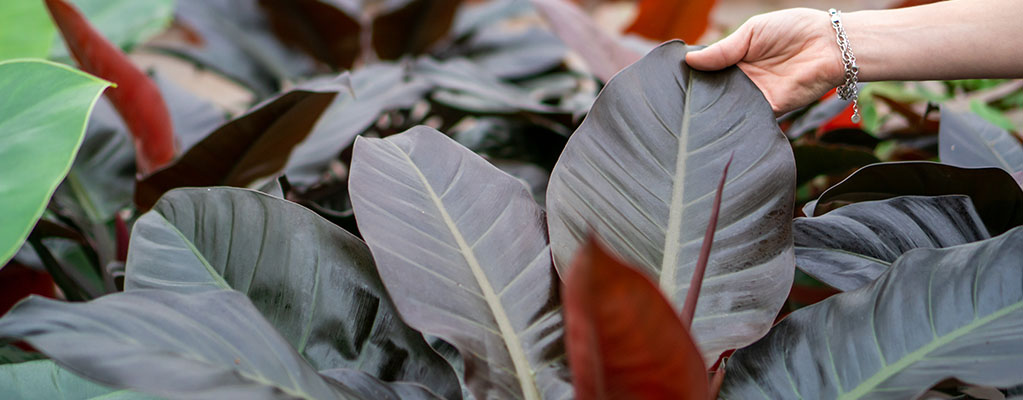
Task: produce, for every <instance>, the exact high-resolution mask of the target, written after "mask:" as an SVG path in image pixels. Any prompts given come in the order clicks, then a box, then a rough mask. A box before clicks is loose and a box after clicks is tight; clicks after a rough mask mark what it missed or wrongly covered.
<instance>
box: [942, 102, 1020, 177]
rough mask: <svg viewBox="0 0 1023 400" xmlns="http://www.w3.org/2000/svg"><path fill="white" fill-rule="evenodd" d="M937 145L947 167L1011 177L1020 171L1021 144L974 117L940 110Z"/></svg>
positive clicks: (998, 129)
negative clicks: (999, 172) (1002, 172)
mask: <svg viewBox="0 0 1023 400" xmlns="http://www.w3.org/2000/svg"><path fill="white" fill-rule="evenodd" d="M938 144H939V147H938V155H939V157H941V162H943V163H946V164H952V165H955V166H959V167H966V168H971V167H972V168H980V167H997V168H1001V169H1004V170H1005V171H1006V172H1008V173H1010V174H1011V173H1016V172H1021V171H1023V144H1020V142H1019V141H1017V140H1016V139H1015V138H1013V137H1012V134H1010V133H1009V132H1006V131H1005V130H1004V129H1002V128H1000V127H998V126H995V125H993V124H991V123H990V122H987V121H985V120H984V119H983V118H981V117H980V116H978V115H976V114H972V113H957V112H954V111H952V110H949V109H948V108H943V109H942V110H941V127H940V128H939V130H938Z"/></svg>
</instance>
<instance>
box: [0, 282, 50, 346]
mask: <svg viewBox="0 0 1023 400" xmlns="http://www.w3.org/2000/svg"><path fill="white" fill-rule="evenodd" d="M53 280H54V279H53V278H52V277H51V276H50V274H48V273H46V271H39V270H36V269H33V268H29V267H26V266H24V265H21V264H19V263H17V262H12V263H11V264H10V265H8V266H7V267H6V268H4V269H2V270H0V315H3V313H5V312H7V310H10V309H11V307H13V306H14V305H15V304H17V303H18V301H19V300H21V299H23V298H25V297H28V296H29V295H33V294H37V295H41V296H46V297H55V296H56V293H54V292H55V291H54V287H55V286H54V282H53ZM0 349H2V348H0ZM0 358H3V357H2V356H0Z"/></svg>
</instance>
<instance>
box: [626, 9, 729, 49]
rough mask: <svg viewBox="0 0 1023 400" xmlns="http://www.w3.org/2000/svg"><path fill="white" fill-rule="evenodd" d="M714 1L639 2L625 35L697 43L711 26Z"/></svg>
mask: <svg viewBox="0 0 1023 400" xmlns="http://www.w3.org/2000/svg"><path fill="white" fill-rule="evenodd" d="M714 3H715V0H686V1H678V0H642V1H640V2H639V13H638V14H637V15H636V20H635V21H633V22H632V25H630V26H629V27H628V28H626V29H625V32H628V33H636V34H639V35H640V36H643V37H646V38H648V39H652V40H671V39H682V40H683V41H685V42H686V43H696V41H698V40H700V37H701V36H703V33H704V32H705V31H706V30H707V27H708V26H709V25H710V12H711V10H713V9H714Z"/></svg>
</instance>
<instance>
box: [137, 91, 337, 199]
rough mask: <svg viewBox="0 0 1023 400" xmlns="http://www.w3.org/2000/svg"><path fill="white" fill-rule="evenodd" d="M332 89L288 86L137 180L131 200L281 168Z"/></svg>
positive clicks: (243, 180)
mask: <svg viewBox="0 0 1023 400" xmlns="http://www.w3.org/2000/svg"><path fill="white" fill-rule="evenodd" d="M336 94H337V92H335V91H306V90H293V91H290V92H287V93H285V94H282V95H281V96H279V97H277V98H274V99H271V100H267V101H266V102H264V103H263V104H261V105H258V106H256V107H254V108H253V110H252V111H250V112H249V113H248V114H245V115H243V116H241V117H239V118H237V119H235V120H233V121H231V122H228V123H227V124H225V125H223V126H221V127H220V128H217V130H215V131H213V133H210V135H209V136H207V137H206V138H205V139H203V140H202V141H201V142H199V143H197V144H196V145H195V146H192V148H191V149H189V150H188V152H187V153H185V154H184V155H182V156H181V158H179V159H178V160H176V161H175V162H174V163H173V164H171V165H169V166H168V167H167V168H164V169H161V170H159V171H157V172H156V173H154V174H152V175H150V176H148V177H146V178H145V179H143V180H141V181H139V182H138V185H136V188H135V204H137V205H138V206H139V208H140V209H142V210H148V209H149V208H150V207H152V206H153V203H155V202H156V200H157V199H159V198H160V196H161V195H163V194H164V193H166V192H167V191H168V190H171V189H174V188H179V187H185V186H219V185H227V186H245V185H247V184H249V183H252V182H253V181H255V180H256V179H259V178H265V177H268V176H271V175H273V174H275V173H277V172H280V171H281V170H282V169H284V166H285V165H286V163H287V162H288V157H289V156H290V155H291V151H292V149H294V148H295V146H297V145H298V144H299V143H301V142H302V140H304V139H305V137H306V135H308V134H309V132H310V131H312V129H313V126H314V125H315V124H316V121H317V120H318V119H319V118H320V114H321V113H323V111H324V110H326V109H327V106H329V105H330V104H331V101H333V100H334V96H335V95H336Z"/></svg>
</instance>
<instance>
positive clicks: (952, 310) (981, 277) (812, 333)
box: [721, 228, 1023, 400]
mask: <svg viewBox="0 0 1023 400" xmlns="http://www.w3.org/2000/svg"><path fill="white" fill-rule="evenodd" d="M1020 254H1023V228H1016V229H1013V230H1011V231H1009V232H1007V233H1005V234H1003V235H1002V236H999V237H995V238H992V239H988V240H985V241H982V242H976V243H971V244H966V245H962V246H955V247H950V248H946V249H916V250H911V251H909V252H907V253H906V254H904V255H903V256H902V257H899V259H898V260H896V261H895V264H893V265H892V267H891V269H890V270H889V271H888V272H886V273H884V274H883V275H881V277H880V278H878V279H877V281H875V282H873V283H871V284H869V285H867V286H865V287H862V288H860V289H857V290H855V291H851V292H846V293H842V294H838V295H835V296H833V297H831V298H829V299H827V300H825V301H823V302H821V303H818V304H815V305H813V306H810V307H806V308H803V309H800V310H797V311H795V312H793V313H792V314H790V315H789V317H788V318H786V319H785V320H783V321H782V322H781V323H779V324H778V325H777V326H775V327H774V329H772V330H771V333H770V334H768V335H767V336H766V337H764V338H763V339H761V340H760V341H759V342H757V343H755V344H753V345H752V346H750V347H747V348H745V349H740V350H738V351H736V352H735V355H733V356H732V358H731V359H730V360H729V363H728V374H727V375H726V376H725V382H724V387H722V396H721V397H722V398H724V399H753V398H768V399H795V398H804V399H822V400H826V399H879V400H884V399H908V398H914V397H915V396H916V395H917V394H920V393H922V392H923V391H925V390H927V389H928V388H930V387H931V386H932V385H933V384H935V383H937V382H939V381H941V380H943V379H946V378H950V377H952V378H956V379H959V380H961V381H963V382H967V383H972V384H979V385H985V386H995V387H1010V386H1014V385H1017V384H1020V383H1023V375H1020V369H1019V366H1020V365H1023V268H1020Z"/></svg>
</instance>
